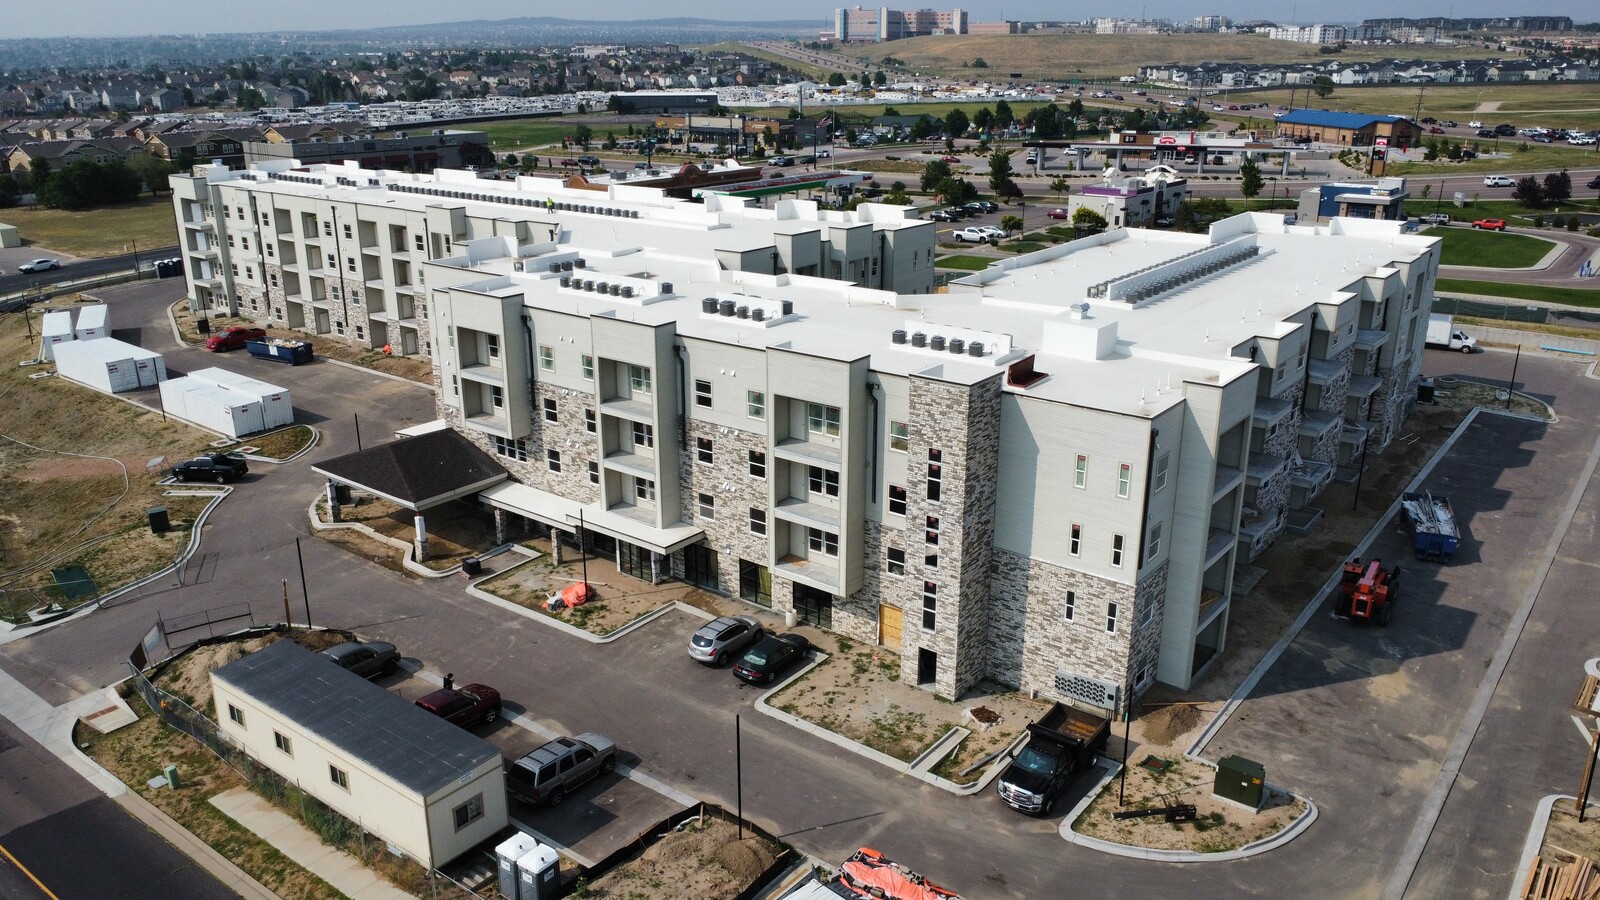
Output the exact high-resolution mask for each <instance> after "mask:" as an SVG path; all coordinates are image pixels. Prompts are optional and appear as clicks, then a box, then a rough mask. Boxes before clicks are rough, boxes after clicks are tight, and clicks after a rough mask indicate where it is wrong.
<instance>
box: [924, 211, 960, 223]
mask: <svg viewBox="0 0 1600 900" xmlns="http://www.w3.org/2000/svg"><path fill="white" fill-rule="evenodd" d="M928 218H930V219H932V220H933V221H935V222H955V221H959V220H960V218H961V217H960V216H958V215H956V214H955V213H953V212H951V211H950V210H948V209H936V210H934V211H933V212H931V213H928Z"/></svg>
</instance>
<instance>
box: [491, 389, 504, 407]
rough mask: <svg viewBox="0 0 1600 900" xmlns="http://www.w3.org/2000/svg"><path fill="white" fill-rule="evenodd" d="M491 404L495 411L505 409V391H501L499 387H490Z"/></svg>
mask: <svg viewBox="0 0 1600 900" xmlns="http://www.w3.org/2000/svg"><path fill="white" fill-rule="evenodd" d="M489 402H490V403H491V404H492V405H493V406H494V408H495V409H503V408H504V407H505V405H506V394H505V391H503V390H501V389H500V387H499V386H498V385H490V386H489Z"/></svg>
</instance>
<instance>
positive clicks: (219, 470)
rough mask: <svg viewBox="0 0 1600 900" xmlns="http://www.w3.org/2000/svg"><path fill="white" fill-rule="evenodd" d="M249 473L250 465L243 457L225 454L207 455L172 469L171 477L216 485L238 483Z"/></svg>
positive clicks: (186, 461) (188, 460)
mask: <svg viewBox="0 0 1600 900" xmlns="http://www.w3.org/2000/svg"><path fill="white" fill-rule="evenodd" d="M249 472H250V463H248V462H246V461H245V459H244V458H243V457H239V456H230V455H228V454H226V453H208V454H206V455H205V456H197V457H195V458H194V459H186V460H184V461H183V462H181V463H178V464H177V465H175V466H173V467H172V477H174V478H176V479H178V480H179V481H215V482H216V483H217V484H223V483H225V482H229V481H238V480H239V479H240V478H243V477H244V476H245V475H246V474H248V473H249Z"/></svg>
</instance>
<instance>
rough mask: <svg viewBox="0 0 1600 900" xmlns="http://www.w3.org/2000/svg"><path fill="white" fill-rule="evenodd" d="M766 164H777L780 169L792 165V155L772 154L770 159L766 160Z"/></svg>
mask: <svg viewBox="0 0 1600 900" xmlns="http://www.w3.org/2000/svg"><path fill="white" fill-rule="evenodd" d="M767 165H769V166H777V167H778V168H780V169H782V168H786V167H788V166H792V165H794V157H792V156H774V157H772V158H771V159H769V160H767Z"/></svg>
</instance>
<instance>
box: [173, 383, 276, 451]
mask: <svg viewBox="0 0 1600 900" xmlns="http://www.w3.org/2000/svg"><path fill="white" fill-rule="evenodd" d="M169 383H170V382H169ZM184 394H185V396H184V398H183V404H184V409H185V410H186V411H187V415H186V416H185V418H186V419H188V420H189V421H191V422H193V423H195V424H196V425H199V426H200V427H202V428H209V429H210V430H212V431H216V432H220V433H222V434H225V435H227V436H228V437H235V438H236V437H243V436H245V435H247V434H254V433H256V432H258V431H261V430H263V426H262V424H261V401H260V400H259V399H257V398H255V397H253V396H251V395H249V394H243V393H240V392H238V391H230V390H228V389H227V388H224V387H217V386H216V385H213V384H206V383H204V382H200V383H196V384H193V385H191V386H190V387H188V388H186V389H185V391H184Z"/></svg>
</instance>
